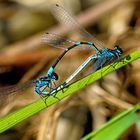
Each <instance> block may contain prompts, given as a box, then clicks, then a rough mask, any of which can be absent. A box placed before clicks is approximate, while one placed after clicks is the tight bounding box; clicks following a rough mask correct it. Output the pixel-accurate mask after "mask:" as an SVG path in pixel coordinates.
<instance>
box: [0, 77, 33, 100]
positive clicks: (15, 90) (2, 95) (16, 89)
mask: <svg viewBox="0 0 140 140" xmlns="http://www.w3.org/2000/svg"><path fill="white" fill-rule="evenodd" d="M33 84H34V83H33V80H31V81H28V82H26V83H23V84H19V85H18V84H17V85H12V86H7V87H3V88H0V103H4V102H9V101H12V99H13V98H14V97H15V96H16V95H17V94H20V92H21V91H23V90H25V89H27V88H29V87H30V86H32V85H33Z"/></svg>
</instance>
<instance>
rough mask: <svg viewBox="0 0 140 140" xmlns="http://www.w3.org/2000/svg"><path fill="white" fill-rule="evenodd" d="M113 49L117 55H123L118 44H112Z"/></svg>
mask: <svg viewBox="0 0 140 140" xmlns="http://www.w3.org/2000/svg"><path fill="white" fill-rule="evenodd" d="M114 51H115V52H116V53H117V54H118V56H122V55H123V49H122V48H121V47H120V46H119V45H115V46H114Z"/></svg>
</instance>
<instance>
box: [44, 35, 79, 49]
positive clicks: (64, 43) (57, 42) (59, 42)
mask: <svg viewBox="0 0 140 140" xmlns="http://www.w3.org/2000/svg"><path fill="white" fill-rule="evenodd" d="M42 40H43V42H45V43H47V44H49V45H51V46H53V47H56V48H66V47H68V46H72V45H73V44H75V43H76V42H75V41H73V40H70V39H68V38H63V37H62V36H60V35H57V34H52V33H45V34H44V35H43V37H42Z"/></svg>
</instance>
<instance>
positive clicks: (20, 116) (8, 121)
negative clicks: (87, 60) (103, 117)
mask: <svg viewBox="0 0 140 140" xmlns="http://www.w3.org/2000/svg"><path fill="white" fill-rule="evenodd" d="M138 58H140V50H138V51H135V52H133V53H131V54H130V55H128V56H126V57H124V58H123V59H122V60H121V61H119V62H114V63H113V64H112V66H113V67H111V66H106V67H104V68H102V69H100V70H98V71H96V72H95V73H93V74H91V75H89V76H86V77H85V78H82V79H81V80H79V81H77V82H75V83H73V84H71V85H70V86H69V87H68V88H65V89H64V93H63V92H62V91H58V92H57V98H55V97H53V96H50V97H49V98H48V99H47V100H46V104H47V106H51V105H52V104H54V103H56V102H58V101H59V100H61V99H63V98H64V97H66V96H68V95H71V94H73V93H75V92H77V91H79V90H80V89H82V88H84V87H86V86H87V85H89V84H91V83H93V82H95V81H97V80H98V79H100V78H102V77H103V76H105V75H107V74H109V73H111V72H112V71H115V70H117V69H119V68H121V67H123V66H125V65H127V64H128V63H130V62H132V61H134V60H136V59H138ZM114 67H115V69H114ZM58 99H59V100H58ZM44 108H46V105H45V104H44V102H43V101H42V100H41V99H40V100H37V101H35V102H33V103H32V104H29V105H27V106H25V107H23V108H20V109H19V110H17V111H15V112H12V113H10V114H8V115H7V116H4V117H3V118H0V133H2V132H4V131H5V130H7V129H9V128H11V127H13V126H14V125H16V124H18V123H19V122H21V121H23V120H25V119H27V118H28V117H31V116H33V115H34V114H36V113H38V112H39V111H41V110H42V109H44Z"/></svg>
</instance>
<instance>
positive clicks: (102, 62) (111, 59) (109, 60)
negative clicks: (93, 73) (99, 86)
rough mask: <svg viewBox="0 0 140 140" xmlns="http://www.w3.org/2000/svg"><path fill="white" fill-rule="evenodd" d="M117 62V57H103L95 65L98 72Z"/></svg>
mask: <svg viewBox="0 0 140 140" xmlns="http://www.w3.org/2000/svg"><path fill="white" fill-rule="evenodd" d="M116 60H117V57H111V56H102V57H100V58H98V59H97V60H96V61H95V63H94V64H93V66H94V68H95V69H96V70H97V69H99V68H101V67H103V66H106V65H108V64H110V63H112V62H114V61H116Z"/></svg>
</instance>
